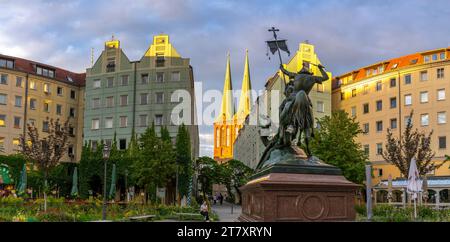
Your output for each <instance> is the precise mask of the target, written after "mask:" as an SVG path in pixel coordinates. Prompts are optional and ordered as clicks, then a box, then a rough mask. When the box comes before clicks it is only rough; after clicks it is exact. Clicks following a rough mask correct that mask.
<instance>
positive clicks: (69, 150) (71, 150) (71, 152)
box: [67, 145, 74, 157]
mask: <svg viewBox="0 0 450 242" xmlns="http://www.w3.org/2000/svg"><path fill="white" fill-rule="evenodd" d="M67 154H68V155H69V157H72V156H73V155H74V152H73V145H69V147H68V148H67Z"/></svg>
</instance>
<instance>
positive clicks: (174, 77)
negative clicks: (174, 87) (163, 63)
mask: <svg viewBox="0 0 450 242" xmlns="http://www.w3.org/2000/svg"><path fill="white" fill-rule="evenodd" d="M172 81H174V82H179V81H180V72H179V71H175V72H172ZM319 85H322V84H317V91H318V92H320V91H319ZM322 92H323V90H322Z"/></svg>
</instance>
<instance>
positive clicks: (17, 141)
mask: <svg viewBox="0 0 450 242" xmlns="http://www.w3.org/2000/svg"><path fill="white" fill-rule="evenodd" d="M12 143H13V145H15V146H18V145H19V144H20V139H18V138H14V139H13V142H12Z"/></svg>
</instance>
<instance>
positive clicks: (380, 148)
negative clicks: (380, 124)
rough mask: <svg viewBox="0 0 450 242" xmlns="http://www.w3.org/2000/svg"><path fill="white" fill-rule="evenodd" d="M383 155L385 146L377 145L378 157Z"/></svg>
mask: <svg viewBox="0 0 450 242" xmlns="http://www.w3.org/2000/svg"><path fill="white" fill-rule="evenodd" d="M381 154H383V144H382V143H377V155H381Z"/></svg>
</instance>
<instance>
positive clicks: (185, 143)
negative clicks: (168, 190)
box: [175, 124, 193, 197]
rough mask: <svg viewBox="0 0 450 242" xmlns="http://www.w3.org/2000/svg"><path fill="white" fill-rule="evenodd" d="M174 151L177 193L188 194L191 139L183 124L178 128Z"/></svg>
mask: <svg viewBox="0 0 450 242" xmlns="http://www.w3.org/2000/svg"><path fill="white" fill-rule="evenodd" d="M175 153H176V161H177V165H178V193H179V195H180V197H183V196H188V194H189V184H190V182H191V178H192V173H193V167H192V156H191V140H190V137H189V131H188V130H187V128H186V126H185V125H184V124H182V125H181V126H180V127H179V128H178V134H177V138H176V144H175Z"/></svg>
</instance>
